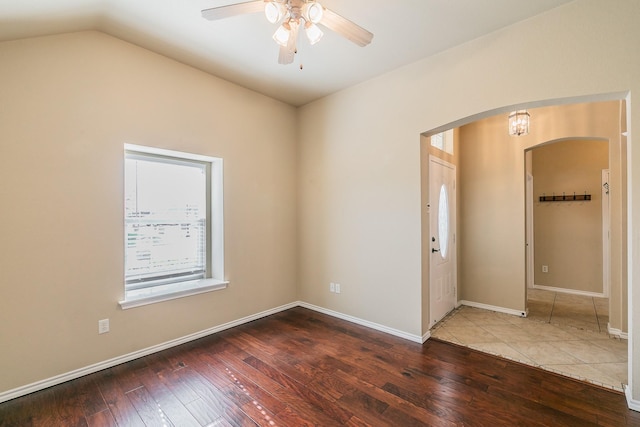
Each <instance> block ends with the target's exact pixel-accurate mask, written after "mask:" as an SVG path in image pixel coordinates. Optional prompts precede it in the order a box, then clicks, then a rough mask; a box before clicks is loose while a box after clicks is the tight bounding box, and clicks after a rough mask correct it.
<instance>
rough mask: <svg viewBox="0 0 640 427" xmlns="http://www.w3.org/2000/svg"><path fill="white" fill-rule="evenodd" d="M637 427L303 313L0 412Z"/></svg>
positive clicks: (537, 373)
mask: <svg viewBox="0 0 640 427" xmlns="http://www.w3.org/2000/svg"><path fill="white" fill-rule="evenodd" d="M312 425H317V426H353V427H356V426H396V427H398V426H400V427H404V426H584V427H586V426H595V425H602V426H615V427H620V426H640V413H637V412H634V411H630V410H628V409H627V406H626V401H625V398H624V396H623V395H622V394H621V393H617V392H615V391H611V390H606V389H603V388H599V387H597V386H593V385H589V384H587V383H582V382H579V381H576V380H572V379H568V378H564V377H561V376H559V375H556V374H553V373H549V372H545V371H542V370H540V369H537V368H533V367H529V366H525V365H522V364H519V363H516V362H511V361H508V360H505V359H500V358H496V357H493V356H489V355H486V354H483V353H479V352H477V351H474V350H471V349H468V348H464V347H460V346H457V345H455V344H450V343H445V342H442V341H438V340H435V339H431V340H429V341H427V342H426V343H425V344H424V345H419V344H415V343H412V342H408V341H405V340H402V339H400V338H396V337H393V336H391V335H387V334H384V333H381V332H377V331H373V330H370V329H367V328H364V327H361V326H358V325H355V324H352V323H349V322H345V321H342V320H339V319H335V318H332V317H329V316H326V315H323V314H320V313H316V312H313V311H310V310H307V309H304V308H294V309H291V310H288V311H285V312H282V313H279V314H276V315H273V316H270V317H267V318H264V319H261V320H257V321H255V322H251V323H248V324H246V325H243V326H239V327H236V328H233V329H230V330H227V331H224V332H221V333H218V334H215V335H213V336H210V337H207V338H203V339H200V340H197V341H194V342H191V343H188V344H185V345H182V346H179V347H175V348H172V349H169V350H166V351H163V352H160V353H156V354H153V355H150V356H147V357H144V358H141V359H138V360H134V361H132V362H129V363H126V364H123V365H119V366H116V367H113V368H110V369H106V370H104V371H101V372H97V373H95V374H91V375H88V376H85V377H83V378H80V379H77V380H74V381H70V382H67V383H64V384H61V385H58V386H55V387H51V388H49V389H46V390H42V391H40V392H36V393H33V394H31V395H28V396H24V397H21V398H17V399H14V400H12V401H9V402H5V403H2V404H0V426H2V427H8V426H21V427H22V426H152V427H156V426H179V427H182V426H194V427H195V426H312Z"/></svg>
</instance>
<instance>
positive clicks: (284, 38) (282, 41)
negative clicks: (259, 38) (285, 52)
mask: <svg viewBox="0 0 640 427" xmlns="http://www.w3.org/2000/svg"><path fill="white" fill-rule="evenodd" d="M287 27H289V28H287ZM290 36H291V26H290V25H289V24H288V23H286V22H285V23H284V24H282V25H280V26H279V27H278V29H277V30H276V32H275V33H274V34H273V39H274V40H275V41H276V43H278V44H279V45H280V46H286V45H287V43H289V37H290Z"/></svg>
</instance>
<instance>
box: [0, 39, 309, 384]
mask: <svg viewBox="0 0 640 427" xmlns="http://www.w3.org/2000/svg"><path fill="white" fill-rule="evenodd" d="M0 63H1V64H2V66H0V99H1V100H2V101H1V102H0V134H1V135H2V138H1V139H0V200H1V201H2V202H1V203H2V209H1V210H0V236H1V237H0V239H1V243H0V366H2V367H3V368H2V370H1V371H2V373H1V374H0V392H3V391H7V390H10V389H13V388H16V387H19V386H23V385H26V384H30V383H32V382H34V381H38V380H43V379H46V378H50V377H52V376H54V375H58V374H62V373H67V372H69V371H72V370H74V369H78V368H83V367H85V366H88V365H90V364H93V363H97V362H102V361H105V360H108V359H111V358H114V357H117V356H121V355H124V354H128V353H131V352H134V351H136V350H140V349H143V348H146V347H149V346H153V345H157V344H160V343H163V342H166V341H169V340H172V339H176V338H179V337H183V336H185V335H188V334H192V333H196V332H199V331H202V330H205V329H208V328H211V327H214V326H217V325H220V324H223V323H225V322H229V321H233V320H236V319H239V318H242V317H244V316H248V315H252V314H255V313H259V312H261V311H264V310H267V309H271V308H274V307H277V306H280V305H283V304H286V303H290V302H293V301H295V300H296V299H297V295H296V289H295V271H296V270H295V268H296V263H297V256H296V250H295V246H296V239H295V233H296V179H295V176H296V170H297V169H296V163H295V159H296V139H295V127H296V112H295V109H294V108H292V107H289V106H287V105H284V104H282V103H280V102H277V101H274V100H272V99H270V98H267V97H264V96H261V95H258V94H256V93H254V92H251V91H248V90H245V89H242V88H239V87H237V86H235V85H232V84H230V83H227V82H225V81H222V80H219V79H216V78H214V77H211V76H210V75H207V74H204V73H202V72H200V71H197V70H195V69H193V68H190V67H187V66H184V65H182V64H179V63H177V62H175V61H172V60H169V59H167V58H165V57H162V56H159V55H156V54H153V53H150V52H148V51H146V50H144V49H141V48H138V47H135V46H133V45H130V44H127V43H124V42H122V41H120V40H117V39H115V38H112V37H109V36H107V35H104V34H101V33H97V32H85V33H75V34H66V35H61V36H52V37H44V38H33V39H25V40H20V41H13V42H5V43H0ZM125 142H127V143H134V144H140V145H150V146H156V147H161V148H166V149H172V150H180V151H187V152H193V153H198V154H204V155H209V156H219V157H222V158H223V159H224V180H225V181H224V190H225V241H226V244H225V249H226V250H225V255H226V257H225V266H226V276H227V278H228V279H229V280H230V285H229V288H228V289H226V290H223V291H217V292H212V293H207V294H202V295H197V296H192V297H187V298H182V299H177V300H173V301H168V302H164V303H159V304H154V305H148V306H144V307H140V308H134V309H130V310H124V311H123V310H121V309H120V308H119V306H118V304H117V301H118V300H120V299H122V297H123V258H124V251H123V216H122V215H123V144H124V143H125ZM103 318H109V319H111V332H109V333H108V334H105V335H98V333H97V321H98V320H99V319H103Z"/></svg>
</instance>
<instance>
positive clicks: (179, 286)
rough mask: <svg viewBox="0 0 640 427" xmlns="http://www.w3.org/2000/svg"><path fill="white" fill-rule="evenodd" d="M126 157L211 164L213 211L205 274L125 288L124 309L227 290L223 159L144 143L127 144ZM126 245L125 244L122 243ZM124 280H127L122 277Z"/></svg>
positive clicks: (125, 145) (209, 219) (210, 219)
mask: <svg viewBox="0 0 640 427" xmlns="http://www.w3.org/2000/svg"><path fill="white" fill-rule="evenodd" d="M124 153H125V156H123V160H124V158H125V157H126V153H134V154H141V155H145V154H146V155H156V156H166V157H172V158H176V159H183V160H187V161H189V160H191V161H198V162H204V163H208V164H209V166H210V168H211V183H210V188H211V194H210V201H211V207H210V209H211V210H210V214H209V217H208V218H207V221H208V222H209V229H210V233H211V235H210V241H211V246H210V247H211V253H209V254H207V256H209V257H210V268H209V269H208V271H207V273H206V277H205V278H203V279H197V280H186V281H182V282H176V283H169V284H161V285H156V286H152V287H148V288H143V289H135V290H126V289H124V283H123V289H124V299H123V300H122V301H119V304H120V307H121V308H122V309H129V308H133V307H139V306H143V305H147V304H154V303H157V302H162V301H168V300H172V299H176V298H182V297H186V296H190V295H196V294H201V293H204V292H211V291H216V290H220V289H225V288H226V287H227V285H228V284H229V282H228V281H226V280H225V276H224V218H223V214H224V209H223V169H222V159H221V158H218V157H209V156H203V155H199V154H191V153H185V152H181V151H173V150H165V149H161V148H154V147H146V146H142V145H134V144H124ZM123 247H124V246H123ZM123 282H124V280H123Z"/></svg>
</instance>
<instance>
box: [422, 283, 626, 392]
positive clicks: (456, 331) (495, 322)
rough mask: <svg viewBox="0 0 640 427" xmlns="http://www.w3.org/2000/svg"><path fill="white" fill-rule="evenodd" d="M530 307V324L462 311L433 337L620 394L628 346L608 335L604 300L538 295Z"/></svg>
mask: <svg viewBox="0 0 640 427" xmlns="http://www.w3.org/2000/svg"><path fill="white" fill-rule="evenodd" d="M528 306H529V316H528V318H521V317H517V316H513V315H509V314H504V313H497V312H493V311H489V310H482V309H479V308H473V307H467V306H461V307H460V308H458V309H456V310H454V311H453V312H452V313H450V314H449V315H448V316H446V317H445V318H444V319H443V320H442V321H440V322H439V323H438V324H437V325H436V326H434V328H433V329H432V331H431V336H432V337H433V338H439V339H441V340H444V341H449V342H454V343H457V344H461V345H465V346H468V347H471V348H474V349H476V350H480V351H483V352H486V353H491V354H494V355H497V356H501V357H505V358H507V359H511V360H516V361H518V362H521V363H525V364H528V365H532V366H538V367H540V368H542V369H546V370H549V371H553V372H557V373H560V374H563V375H567V376H570V377H573V378H577V379H580V380H583V381H588V382H590V383H593V384H597V385H600V386H603V387H606V388H611V389H614V390H618V391H622V384H623V383H624V384H626V383H627V341H626V340H621V339H618V338H614V337H610V336H609V334H608V333H607V322H608V312H607V307H608V302H607V300H606V299H605V298H592V297H584V296H578V295H570V294H562V293H557V292H550V291H543V290H537V289H536V290H529V291H528Z"/></svg>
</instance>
